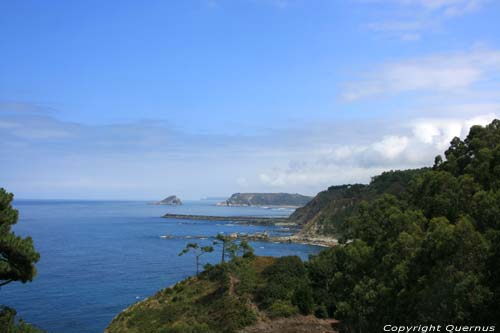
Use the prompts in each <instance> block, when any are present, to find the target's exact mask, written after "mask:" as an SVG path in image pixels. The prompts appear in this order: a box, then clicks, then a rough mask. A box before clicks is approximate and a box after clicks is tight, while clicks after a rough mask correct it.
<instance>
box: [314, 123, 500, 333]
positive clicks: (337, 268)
mask: <svg viewBox="0 0 500 333" xmlns="http://www.w3.org/2000/svg"><path fill="white" fill-rule="evenodd" d="M375 181H377V179H375ZM342 231H343V235H344V241H345V242H346V241H347V240H349V242H348V244H346V245H344V246H338V247H335V248H331V249H328V250H325V251H323V252H322V253H321V254H319V255H318V256H316V257H314V258H312V259H311V260H310V261H309V263H308V271H309V276H310V279H311V283H312V287H313V290H314V300H315V302H316V303H317V304H321V305H324V306H325V308H326V309H327V312H328V315H330V316H335V318H337V319H340V320H342V322H343V324H344V326H345V329H346V330H347V331H349V332H375V331H379V330H380V329H381V327H382V326H383V325H384V324H387V323H391V324H395V323H399V324H407V325H411V324H417V325H418V324H422V323H425V324H443V323H453V324H466V325H487V324H498V321H499V319H500V315H499V314H500V307H499V306H500V121H498V120H495V121H493V122H492V123H491V124H490V125H488V126H486V127H481V126H474V127H472V128H471V130H470V133H469V135H468V136H467V138H466V139H465V140H463V141H462V140H460V139H458V138H455V139H454V140H453V141H452V142H451V146H450V148H449V149H448V150H447V151H446V152H445V159H443V158H442V157H440V156H438V157H437V158H436V161H435V165H434V167H433V168H432V169H431V170H425V171H424V172H421V173H417V174H416V175H415V176H414V177H413V178H412V179H411V180H410V181H409V183H408V185H407V186H406V187H405V189H404V191H402V192H401V193H400V195H397V196H395V195H392V194H384V195H382V196H381V197H378V198H376V199H374V200H372V201H370V202H366V201H365V202H362V203H360V205H359V208H358V211H357V213H356V214H354V215H353V216H352V217H351V218H349V219H346V220H345V221H344V222H343V223H342Z"/></svg>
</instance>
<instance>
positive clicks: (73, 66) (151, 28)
mask: <svg viewBox="0 0 500 333" xmlns="http://www.w3.org/2000/svg"><path fill="white" fill-rule="evenodd" d="M0 15H1V19H0V54H1V58H0V59H1V61H0V149H1V152H2V154H1V157H0V186H3V187H5V188H7V189H8V190H9V191H12V192H14V193H15V194H16V195H17V197H21V198H22V197H24V198H87V199H91V198H95V199H154V198H161V197H164V196H166V195H169V194H177V195H179V196H181V197H183V198H193V199H194V198H199V197H204V196H213V195H218V196H219V195H227V194H230V193H233V192H238V191H240V192H246V191H266V192H267V191H273V192H276V191H280V192H281V191H287V192H300V193H305V194H315V193H316V192H318V191H320V190H322V189H324V188H326V187H328V186H329V185H333V184H342V183H346V182H367V181H369V179H370V176H373V175H375V174H377V173H379V172H381V171H382V170H387V169H394V168H410V167H419V166H423V165H430V164H431V163H432V161H433V157H434V156H435V155H436V154H437V153H439V152H441V151H442V150H443V149H444V148H445V147H446V144H447V142H449V140H450V139H451V138H452V137H453V136H455V135H460V136H463V135H465V134H466V132H467V130H468V127H469V126H471V125H472V124H476V123H479V124H485V123H487V122H489V121H490V120H491V119H493V118H495V117H500V35H499V34H498V32H499V31H500V2H498V1H493V0H328V1H327V0H324V1H321V0H317V1H305V0H304V1H301V0H288V1H287V0H241V1H234V0H232V1H229V0H227V1H223V0H193V1H173V0H172V1H141V2H137V1H80V2H75V1H72V2H68V1H44V2H40V1H3V2H1V3H0Z"/></svg>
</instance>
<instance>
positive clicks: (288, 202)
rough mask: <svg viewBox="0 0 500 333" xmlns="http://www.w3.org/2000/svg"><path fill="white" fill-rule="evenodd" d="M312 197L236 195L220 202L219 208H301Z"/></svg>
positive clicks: (282, 194)
mask: <svg viewBox="0 0 500 333" xmlns="http://www.w3.org/2000/svg"><path fill="white" fill-rule="evenodd" d="M311 199H312V197H308V196H305V195H301V194H297V193H295V194H291V193H234V194H233V195H231V197H230V198H229V199H227V200H226V201H222V202H219V203H218V204H217V205H219V206H274V207H277V206H278V207H279V206H281V207H301V206H304V205H305V204H307V203H308V202H309V201H310V200H311Z"/></svg>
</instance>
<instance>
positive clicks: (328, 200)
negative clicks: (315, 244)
mask: <svg viewBox="0 0 500 333" xmlns="http://www.w3.org/2000/svg"><path fill="white" fill-rule="evenodd" d="M426 170H428V168H422V169H415V170H413V169H412V170H397V171H387V172H384V173H382V174H381V175H379V176H375V177H373V178H372V181H371V182H370V184H369V185H362V184H351V185H339V186H331V187H329V188H328V189H327V190H325V191H322V192H320V193H318V194H317V195H316V196H315V197H314V198H313V199H312V200H311V201H309V202H308V203H307V204H306V205H305V206H304V207H300V208H298V209H297V210H295V212H293V214H292V215H290V220H291V221H290V222H294V223H296V224H298V225H300V226H302V230H301V232H300V233H301V234H302V235H304V236H311V237H314V236H319V235H327V236H338V235H339V233H340V230H339V227H340V225H341V224H342V222H343V221H344V220H346V219H347V218H349V217H350V216H352V215H353V214H354V213H356V212H357V209H358V207H359V203H360V202H361V201H370V200H373V199H375V198H377V197H379V196H380V195H382V194H384V193H385V194H392V195H395V196H397V197H398V196H400V195H401V194H402V193H403V191H404V189H405V188H406V186H407V185H408V183H409V182H410V181H411V180H412V179H413V178H414V177H415V176H416V175H418V174H421V173H423V172H424V171H426Z"/></svg>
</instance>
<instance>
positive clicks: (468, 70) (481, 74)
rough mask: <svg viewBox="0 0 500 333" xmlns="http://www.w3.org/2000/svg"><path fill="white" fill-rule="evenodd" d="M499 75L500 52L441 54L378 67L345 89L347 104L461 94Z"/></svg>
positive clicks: (483, 51) (482, 51)
mask: <svg viewBox="0 0 500 333" xmlns="http://www.w3.org/2000/svg"><path fill="white" fill-rule="evenodd" d="M499 75H500V51H498V50H473V51H471V52H468V53H455V54H442V55H437V56H430V57H422V58H416V59H410V60H404V61H396V62H390V63H386V64H382V65H380V66H378V68H376V69H375V70H373V71H371V72H369V73H367V74H366V75H365V76H364V77H363V78H361V79H359V80H358V81H355V82H350V83H348V84H347V85H346V87H345V89H344V91H343V94H342V96H343V98H344V99H346V100H348V101H355V100H358V99H362V98H366V97H370V96H376V95H384V94H398V93H404V92H436V91H439V92H452V93H456V92H460V91H463V90H465V89H470V88H473V86H474V85H475V84H478V83H481V82H486V81H487V80H488V79H491V78H495V77H498V76H499Z"/></svg>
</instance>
